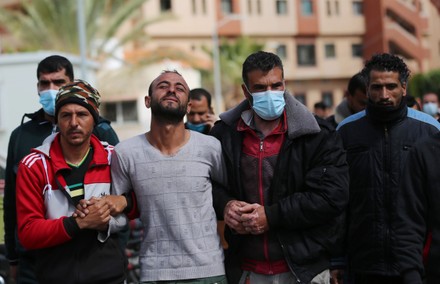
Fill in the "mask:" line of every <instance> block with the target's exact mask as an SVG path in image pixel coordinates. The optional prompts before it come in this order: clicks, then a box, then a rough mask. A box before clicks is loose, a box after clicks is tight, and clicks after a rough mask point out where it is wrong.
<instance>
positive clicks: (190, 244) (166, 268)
mask: <svg viewBox="0 0 440 284" xmlns="http://www.w3.org/2000/svg"><path fill="white" fill-rule="evenodd" d="M112 179H113V181H112V185H113V189H114V191H115V192H116V194H122V193H124V192H129V191H130V190H134V192H135V194H136V199H137V204H138V208H139V213H140V218H141V220H142V223H143V227H144V239H143V241H142V245H141V250H140V264H141V281H160V280H179V279H180V280H183V279H195V278H205V277H212V276H218V275H224V273H225V271H224V265H223V249H222V247H221V245H220V240H219V237H218V234H217V230H216V228H217V227H216V216H215V212H214V209H213V206H212V186H211V180H214V181H216V182H219V183H220V184H226V181H225V179H226V178H225V171H224V165H223V162H222V154H221V146H220V142H219V141H218V140H217V139H215V138H214V137H211V136H207V135H203V134H200V133H198V132H194V131H191V137H190V139H189V141H188V143H186V145H184V146H183V147H182V148H181V149H180V150H179V151H178V152H177V153H176V154H175V155H172V156H165V155H163V154H162V153H161V152H160V151H159V150H158V149H156V148H154V147H153V146H152V145H151V144H150V143H149V142H148V140H147V139H146V137H145V135H144V134H142V135H139V136H135V137H133V138H131V139H128V140H125V141H122V142H120V143H119V144H118V145H117V146H116V148H115V152H114V155H113V156H112Z"/></svg>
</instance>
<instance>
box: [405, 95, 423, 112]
mask: <svg viewBox="0 0 440 284" xmlns="http://www.w3.org/2000/svg"><path fill="white" fill-rule="evenodd" d="M406 105H407V106H408V107H411V108H412V107H414V106H416V108H417V110H422V108H421V107H420V105H419V103H418V102H417V100H416V98H414V96H411V95H408V94H407V95H406Z"/></svg>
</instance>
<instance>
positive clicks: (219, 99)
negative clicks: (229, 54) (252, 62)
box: [212, 14, 241, 115]
mask: <svg viewBox="0 0 440 284" xmlns="http://www.w3.org/2000/svg"><path fill="white" fill-rule="evenodd" d="M239 19H241V15H239V14H230V15H228V16H226V17H224V18H223V19H222V20H221V21H219V22H216V23H215V24H214V30H213V32H212V45H213V48H212V57H213V65H214V66H213V67H214V97H215V110H216V114H217V115H219V114H220V113H221V112H223V110H224V103H223V94H222V78H221V70H220V46H219V36H218V29H219V28H221V27H222V26H224V25H225V24H227V23H228V22H230V21H232V20H239Z"/></svg>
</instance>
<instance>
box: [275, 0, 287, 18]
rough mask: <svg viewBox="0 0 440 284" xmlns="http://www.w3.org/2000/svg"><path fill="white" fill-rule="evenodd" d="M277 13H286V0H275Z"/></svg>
mask: <svg viewBox="0 0 440 284" xmlns="http://www.w3.org/2000/svg"><path fill="white" fill-rule="evenodd" d="M276 3H277V14H278V15H286V14H287V0H277V2H276Z"/></svg>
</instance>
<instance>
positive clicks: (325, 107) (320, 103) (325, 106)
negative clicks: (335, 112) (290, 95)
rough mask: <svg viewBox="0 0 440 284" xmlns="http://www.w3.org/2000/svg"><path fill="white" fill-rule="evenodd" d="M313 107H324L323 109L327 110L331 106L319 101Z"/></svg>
mask: <svg viewBox="0 0 440 284" xmlns="http://www.w3.org/2000/svg"><path fill="white" fill-rule="evenodd" d="M313 107H314V108H317V109H322V110H326V109H328V108H329V106H328V105H327V104H326V103H324V102H317V103H315V104H314V105H313Z"/></svg>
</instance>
